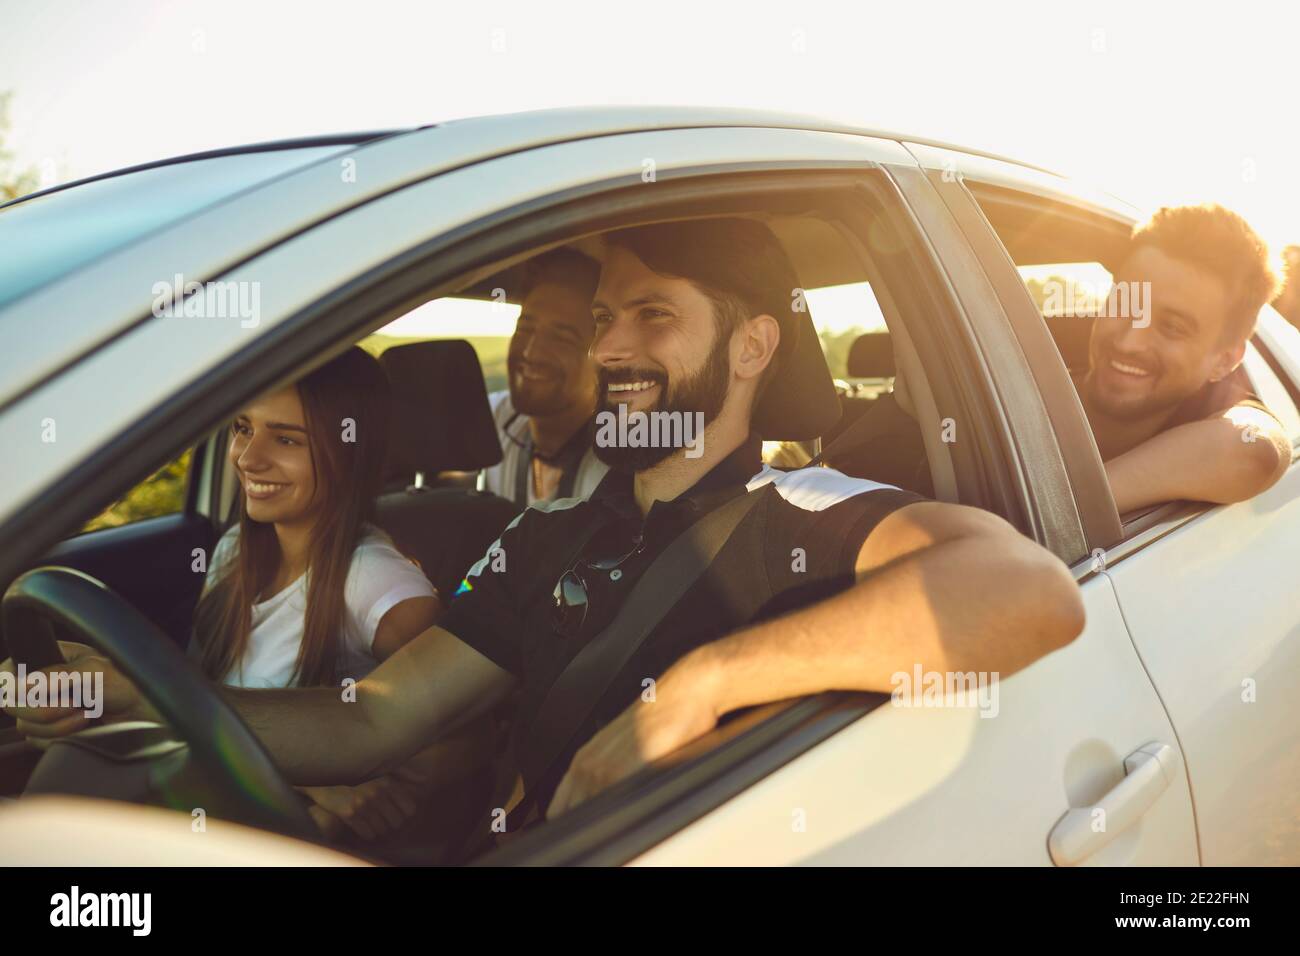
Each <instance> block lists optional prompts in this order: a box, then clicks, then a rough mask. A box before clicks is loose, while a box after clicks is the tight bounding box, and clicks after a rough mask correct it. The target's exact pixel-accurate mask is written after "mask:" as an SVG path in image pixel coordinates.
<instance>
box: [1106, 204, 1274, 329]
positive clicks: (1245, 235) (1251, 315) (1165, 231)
mask: <svg viewBox="0 0 1300 956" xmlns="http://www.w3.org/2000/svg"><path fill="white" fill-rule="evenodd" d="M1142 246H1152V247H1154V248H1156V249H1159V250H1160V251H1161V252H1163V253H1165V254H1166V255H1168V256H1171V257H1172V258H1174V259H1181V260H1183V261H1184V262H1187V263H1190V264H1191V265H1194V266H1196V267H1197V268H1200V269H1203V270H1205V271H1206V272H1208V273H1209V274H1210V275H1212V276H1215V277H1217V278H1218V279H1219V280H1220V281H1222V282H1223V284H1224V286H1225V287H1226V288H1227V291H1228V321H1227V324H1226V328H1225V330H1224V334H1225V338H1226V339H1227V340H1228V341H1230V342H1244V341H1245V340H1246V339H1248V338H1250V336H1251V334H1252V333H1253V332H1254V331H1255V317H1256V316H1257V315H1258V314H1259V310H1260V309H1262V308H1264V305H1265V304H1266V303H1267V302H1268V301H1269V300H1270V299H1272V298H1273V295H1274V294H1275V292H1276V289H1277V276H1275V275H1274V274H1273V270H1272V268H1271V267H1270V266H1269V261H1268V247H1267V246H1266V245H1264V240H1262V239H1260V238H1259V236H1258V235H1257V234H1256V233H1255V230H1253V229H1251V228H1250V225H1249V224H1248V223H1247V222H1246V220H1245V219H1243V218H1241V216H1239V215H1237V214H1236V213H1235V212H1233V211H1232V210H1230V209H1225V208H1224V207H1223V206H1219V205H1215V204H1209V203H1207V204H1205V205H1201V206H1166V207H1164V208H1163V209H1160V210H1158V211H1157V212H1156V214H1155V215H1154V216H1152V217H1151V218H1150V219H1149V220H1148V221H1147V222H1144V223H1141V224H1139V225H1138V226H1137V227H1136V228H1135V229H1134V230H1133V238H1132V240H1131V245H1130V251H1135V250H1137V249H1139V248H1141V247H1142Z"/></svg>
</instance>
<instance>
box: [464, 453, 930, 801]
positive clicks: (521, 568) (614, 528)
mask: <svg viewBox="0 0 1300 956" xmlns="http://www.w3.org/2000/svg"><path fill="white" fill-rule="evenodd" d="M760 450H761V441H760V439H759V438H758V437H757V436H754V435H751V436H750V437H749V438H748V439H747V440H746V441H745V442H744V443H743V444H742V445H741V446H739V447H738V448H737V449H736V450H735V451H734V452H732V453H731V454H730V455H729V456H727V457H726V458H725V459H723V460H722V461H720V462H719V463H718V464H717V465H715V466H714V467H713V468H712V469H711V470H710V471H709V472H708V473H706V474H705V475H704V476H703V477H702V478H701V479H700V480H699V481H698V482H697V483H696V484H695V485H694V486H693V487H691V488H690V489H689V490H688V491H686V492H684V493H683V494H681V495H679V496H678V497H677V498H675V499H673V500H671V501H656V502H655V503H654V504H653V505H652V506H651V508H650V511H649V513H648V514H647V515H646V516H645V517H644V519H643V518H642V516H641V513H640V509H639V508H638V507H637V504H636V500H635V498H634V496H633V486H632V475H631V474H629V473H625V472H619V471H613V470H611V471H610V472H609V473H608V474H607V475H606V476H605V478H604V479H603V480H602V481H601V483H600V484H599V485H598V486H597V487H596V489H595V491H593V492H592V495H591V497H590V499H588V500H581V499H575V498H569V499H563V500H558V501H552V502H538V503H537V504H536V505H534V506H533V507H531V508H528V509H526V510H525V511H524V512H523V513H521V514H520V515H519V516H518V517H516V518H515V519H514V521H512V522H511V523H510V525H509V526H508V527H507V528H506V529H505V531H503V532H502V534H501V537H500V538H498V539H497V541H496V542H494V543H493V544H492V546H491V547H489V548H488V553H487V554H486V555H485V556H484V557H483V558H482V559H481V560H480V561H479V562H478V563H476V564H475V565H474V566H473V567H472V568H470V570H469V572H468V573H467V574H466V576H465V580H464V581H463V582H462V583H461V586H460V589H459V590H458V591H457V592H456V595H455V597H454V599H453V600H452V602H451V607H450V608H449V609H448V611H447V614H446V616H445V618H444V619H443V620H442V621H441V622H440V624H441V626H442V627H444V628H446V629H447V630H448V631H450V632H451V633H453V634H455V635H456V636H457V637H458V638H460V639H461V640H463V641H464V642H465V643H466V644H469V645H470V646H471V647H473V648H474V649H476V650H477V651H479V652H480V653H481V654H483V655H484V656H486V657H488V658H489V659H490V660H492V661H493V662H494V663H496V664H497V665H498V666H500V667H502V668H504V669H505V670H507V671H509V672H510V673H512V674H514V675H515V676H516V677H518V678H519V679H520V682H521V685H522V686H521V696H520V705H519V712H518V714H517V715H516V719H515V722H514V734H513V738H514V744H515V746H516V747H519V746H520V743H521V740H522V739H523V736H524V734H525V733H526V730H527V728H528V727H530V726H531V724H532V723H533V718H534V717H535V716H536V714H537V713H538V710H539V709H540V707H541V705H542V702H543V701H544V700H545V699H546V695H547V693H548V692H549V690H550V688H551V686H552V685H553V684H554V683H555V681H556V679H557V678H558V677H559V676H560V674H561V673H563V671H564V669H565V668H566V667H567V666H568V664H569V662H570V661H571V660H572V659H573V658H574V656H575V655H576V654H577V653H578V651H579V650H581V649H582V647H583V646H584V645H585V644H586V643H587V642H588V641H590V640H591V638H592V637H593V636H595V635H596V634H598V633H600V631H601V630H603V629H604V628H605V627H606V626H608V624H609V623H610V622H611V621H612V620H613V617H614V615H615V614H616V613H617V611H618V609H619V607H620V606H621V603H622V601H623V600H625V599H626V597H627V595H628V594H629V593H630V592H631V590H632V588H633V587H634V586H635V585H636V583H637V581H638V580H639V579H640V577H641V575H642V573H643V572H644V571H645V570H646V568H648V567H649V566H650V564H651V563H652V562H653V561H654V559H655V557H656V556H657V555H658V554H659V553H660V552H661V551H662V550H663V549H664V548H665V547H667V546H668V545H669V544H670V543H671V542H672V541H673V540H674V538H675V537H676V536H677V535H678V534H680V533H681V532H682V531H683V530H684V529H686V528H687V527H689V526H690V525H691V524H692V523H693V522H694V521H695V520H696V519H697V518H699V517H700V516H701V515H703V514H707V513H708V512H709V511H710V510H712V509H713V508H716V507H718V506H719V505H721V504H723V503H725V502H726V501H728V500H730V499H731V498H733V497H734V496H736V495H739V494H744V493H746V490H747V489H748V492H749V493H751V494H761V495H763V496H764V497H763V499H762V500H760V501H759V502H758V503H757V504H756V506H755V507H754V508H753V509H752V510H751V511H750V512H749V513H748V514H747V515H746V516H745V518H744V520H743V521H742V522H741V523H740V524H739V525H738V526H737V528H736V530H735V532H734V533H733V534H732V535H731V537H730V538H729V539H728V541H727V543H726V544H725V545H724V546H723V549H722V550H721V551H720V552H719V553H718V555H717V557H716V558H715V559H714V561H713V563H712V564H711V565H710V566H709V568H708V569H707V570H706V571H705V572H704V574H703V575H701V577H700V578H699V580H697V581H696V582H695V583H694V584H693V585H692V586H691V588H690V589H689V590H688V591H687V592H686V594H685V595H683V596H682V599H681V600H680V601H678V603H677V604H676V605H675V606H674V607H673V609H672V610H670V611H669V612H668V614H667V615H666V616H665V617H664V618H663V620H662V621H661V622H660V623H659V626H658V627H656V628H655V630H654V631H653V632H652V633H651V634H650V636H649V637H648V638H647V639H646V640H645V642H644V643H643V644H642V646H641V647H640V649H639V650H638V651H637V652H636V653H635V654H634V655H633V656H632V658H631V659H630V660H629V662H628V664H627V665H626V666H625V667H624V668H623V670H622V671H620V673H619V675H618V677H617V678H616V679H615V680H614V682H613V684H612V685H611V686H610V688H609V690H608V691H607V692H605V693H604V694H603V695H602V697H601V699H600V701H599V703H598V705H597V706H596V708H595V711H594V714H593V717H592V720H591V721H590V722H589V724H588V725H587V726H584V727H583V728H582V729H581V731H580V732H579V733H578V734H577V735H576V737H575V740H574V741H572V743H571V746H570V747H569V748H568V749H567V750H566V752H565V753H564V755H563V756H562V758H561V759H560V760H559V761H557V765H556V766H554V767H552V768H551V771H550V772H549V773H548V774H546V779H544V780H542V781H525V784H526V786H534V787H537V788H538V796H539V803H540V806H541V808H542V809H543V810H544V809H545V807H546V804H547V802H548V801H549V799H550V795H551V793H552V792H553V790H554V788H555V787H556V786H557V785H558V783H559V780H560V778H561V777H562V775H563V772H564V770H565V769H567V767H568V764H569V761H570V760H571V759H572V756H573V753H574V751H576V750H577V748H578V747H579V746H581V744H582V743H584V742H585V741H586V740H588V739H590V737H591V736H592V735H593V734H594V733H595V732H596V731H597V730H598V729H599V728H600V727H601V726H603V725H604V724H605V723H608V722H609V721H610V720H612V719H613V718H615V717H617V716H618V715H619V714H620V713H621V712H622V711H623V710H624V709H626V708H627V707H628V705H629V704H631V703H632V702H633V701H635V700H637V699H638V697H639V696H640V695H641V694H642V692H643V690H644V688H645V685H644V683H643V682H644V681H645V680H646V679H647V678H657V677H658V676H659V675H660V674H662V673H663V672H664V671H665V670H666V669H667V668H668V667H669V666H670V665H671V664H673V662H675V661H676V660H677V659H678V658H680V657H681V656H682V655H683V654H685V653H686V652H687V651H690V650H691V649H693V648H695V647H698V646H700V645H701V644H706V643H708V642H709V641H712V640H716V639H717V638H720V637H723V636H725V635H726V634H728V633H729V632H731V631H734V630H736V629H738V628H740V627H743V626H745V625H747V624H750V623H754V622H757V621H760V620H763V619H765V618H768V617H772V616H773V615H776V614H779V613H781V612H783V611H787V610H791V609H794V608H797V607H802V606H804V605H807V604H810V603H813V602H815V601H818V600H821V599H823V598H826V597H828V596H830V595H831V594H834V593H835V592H837V591H840V590H843V589H844V588H846V587H848V586H849V585H851V584H852V583H853V582H854V578H855V572H854V566H855V563H856V560H857V556H858V552H859V550H860V549H861V547H862V543H863V542H864V541H865V540H866V538H867V536H868V535H869V534H870V533H871V531H872V529H873V528H875V526H876V525H877V524H879V522H880V521H881V519H883V518H884V517H885V516H886V515H888V514H890V513H891V512H893V511H896V510H897V509H899V508H902V507H904V506H906V505H909V504H912V503H914V502H917V501H923V500H925V499H924V498H922V497H921V496H920V495H916V494H913V493H912V492H909V491H900V490H899V489H897V488H894V487H892V486H889V485H882V484H879V483H877V482H873V481H867V480H864V479H859V478H851V477H848V476H846V475H843V474H841V473H840V472H837V471H833V470H831V469H828V468H806V469H800V470H797V471H789V472H784V471H778V470H776V469H774V468H771V467H770V466H767V465H764V464H763V462H762V460H761V457H760ZM592 522H595V523H596V524H597V527H598V530H596V531H595V533H594V534H592V535H591V536H590V537H589V538H588V540H587V542H586V544H585V546H584V547H583V548H582V552H583V553H582V554H575V553H574V542H575V541H577V540H579V536H580V535H582V534H584V533H587V532H589V531H590V530H591V523H592ZM638 536H641V547H640V549H639V550H637V548H636V545H637V539H638ZM629 552H633V553H632V554H631V556H630V557H628V558H627V559H626V560H624V561H623V562H622V563H621V564H619V566H618V568H617V569H614V570H611V571H597V570H593V569H591V568H589V567H586V566H584V565H583V564H581V561H582V559H610V558H618V557H621V556H623V555H626V554H628V553H629ZM575 565H576V566H577V567H578V570H579V571H580V573H581V574H582V577H583V579H584V581H585V582H586V585H587V593H588V599H589V607H588V611H587V615H586V619H585V621H584V622H583V625H582V627H581V629H580V630H576V631H575V632H574V633H572V634H570V635H568V636H563V635H561V634H559V633H557V632H556V630H555V628H554V626H553V623H552V622H553V620H554V607H555V603H556V602H555V592H556V586H557V584H558V582H559V579H560V577H561V576H562V575H563V574H564V572H565V571H566V570H568V569H570V568H573V567H575Z"/></svg>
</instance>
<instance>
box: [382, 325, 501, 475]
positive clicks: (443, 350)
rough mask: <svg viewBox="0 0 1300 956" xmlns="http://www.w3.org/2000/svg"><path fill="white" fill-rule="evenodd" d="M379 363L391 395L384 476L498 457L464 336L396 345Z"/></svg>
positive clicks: (469, 467) (469, 465)
mask: <svg viewBox="0 0 1300 956" xmlns="http://www.w3.org/2000/svg"><path fill="white" fill-rule="evenodd" d="M379 363H380V365H382V366H383V368H384V371H385V372H386V373H387V375H388V382H389V385H390V387H391V389H392V396H393V402H392V427H391V432H390V436H389V442H388V462H387V464H386V465H385V468H384V475H385V477H386V478H394V477H406V478H409V477H411V476H413V475H414V474H415V473H416V472H425V473H428V474H432V473H436V472H440V471H477V470H478V469H480V468H486V467H488V466H489V465H495V464H496V463H497V462H499V461H500V460H501V442H500V440H499V439H498V438H497V430H496V425H495V423H494V422H493V421H492V407H491V405H489V404H488V397H487V388H486V387H485V386H484V384H483V369H482V368H481V367H480V366H479V361H478V354H477V353H476V352H475V351H474V346H472V345H470V344H469V343H468V342H466V341H465V340H464V339H446V340H443V341H438V342H413V343H411V344H410V345H396V346H394V347H393V348H390V349H388V350H387V351H385V352H384V353H383V354H382V355H381V356H380V357H379Z"/></svg>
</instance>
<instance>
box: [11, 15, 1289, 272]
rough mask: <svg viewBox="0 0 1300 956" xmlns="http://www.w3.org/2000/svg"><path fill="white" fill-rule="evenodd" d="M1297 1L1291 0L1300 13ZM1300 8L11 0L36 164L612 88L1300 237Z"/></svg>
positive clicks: (433, 117)
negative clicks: (841, 122) (1212, 210)
mask: <svg viewBox="0 0 1300 956" xmlns="http://www.w3.org/2000/svg"><path fill="white" fill-rule="evenodd" d="M1288 8H1289V9H1288ZM1297 49H1300V7H1297V6H1296V5H1293V4H1285V5H1284V4H1279V3H1268V2H1252V0H1235V2H1233V3H1231V4H1225V3H1198V2H1179V3H1164V2H1161V3H1157V2H1145V3H1141V4H1137V3H1131V2H1118V3H1116V2H1105V0H1087V2H1082V0H1078V2H1071V3H1068V4H1065V3H1056V4H1053V5H1052V8H1051V9H1049V8H1048V5H1047V4H1043V3H1031V2H1025V3H1001V4H995V3H970V2H969V0H962V2H946V0H929V2H925V3H918V4H912V5H909V4H884V3H877V4H867V3H855V4H852V5H850V4H830V3H820V2H811V0H798V2H795V0H784V2H777V3H771V2H744V3H735V4H725V5H724V4H715V3H702V2H700V0H688V2H674V0H656V2H654V3H620V4H614V3H590V4H578V3H573V4H566V3H562V2H560V0H545V2H538V0H526V2H494V0H486V2H465V3H457V4H442V3H428V4H425V3H419V4H417V3H410V2H408V3H398V2H389V0H367V2H365V3H356V2H341V3H329V2H312V3H288V2H268V0H251V2H250V0H219V2H206V0H196V2H150V0H112V2H92V0H0V91H2V90H12V91H13V93H14V100H13V106H12V119H13V123H14V130H13V134H12V137H11V146H12V147H13V148H14V149H15V150H16V151H17V153H18V159H19V161H20V162H23V163H29V164H31V165H34V166H36V167H38V168H41V169H44V170H45V171H46V174H47V177H48V178H53V179H56V180H63V179H68V178H76V177H80V176H85V175H89V174H92V173H96V172H100V171H103V170H108V169H112V168H116V167H120V166H125V165H129V164H132V163H137V162H142V161H146V160H150V159H156V158H160V157H164V156H169V155H176V154H180V153H185V152H191V151H194V150H200V149H207V148H212V147H218V146H228V145H234V144H239V143H247V142H255V141H259V140H266V139H279V138H283V137H289V136H297V135H305V134H313V133H323V132H333V131H342V130H360V129H375V128H383V127H390V126H406V125H417V124H423V123H429V122H434V121H437V120H442V119H450V118H454V117H461V116H469V115H476V114H482V113H501V112H511V111H515V110H523V109H535V108H542V107H552V106H563V105H584V104H593V103H606V104H609V103H613V104H623V103H627V104H631V103H668V104H703V105H710V104H711V105H721V106H753V107H760V108H771V109H779V110H790V111H795V112H804V113H814V114H822V115H827V116H833V117H836V118H840V119H846V120H850V121H853V122H856V123H860V124H863V125H867V126H870V127H875V128H880V129H885V130H896V131H901V132H906V133H911V134H914V135H925V136H930V137H934V138H937V139H943V140H949V141H952V142H955V143H959V144H962V145H966V146H973V147H980V148H985V149H990V150H993V151H995V152H1000V153H1006V154H1008V155H1011V156H1014V157H1016V158H1020V159H1024V160H1027V161H1030V162H1035V163H1038V164H1040V165H1044V166H1047V167H1049V168H1054V169H1059V170H1061V171H1063V172H1067V173H1071V174H1074V175H1077V176H1079V177H1080V178H1083V179H1085V180H1088V181H1091V182H1093V183H1095V184H1097V185H1100V186H1102V187H1103V188H1106V189H1108V190H1110V191H1111V192H1113V193H1116V194H1117V195H1119V196H1121V197H1123V198H1125V199H1128V200H1130V201H1133V202H1136V203H1138V204H1139V205H1142V206H1147V207H1151V208H1154V206H1156V205H1159V204H1162V203H1180V202H1194V201H1205V200H1214V201H1218V202H1222V203H1224V204H1225V205H1227V206H1230V207H1231V208H1234V209H1236V210H1238V211H1239V212H1241V213H1242V214H1243V215H1245V216H1246V218H1247V219H1249V220H1250V221H1251V222H1252V224H1253V225H1255V227H1256V229H1258V230H1259V231H1260V233H1261V234H1263V235H1264V237H1265V239H1266V240H1268V241H1269V243H1270V245H1271V246H1272V247H1273V248H1274V251H1275V252H1276V251H1277V249H1279V248H1280V246H1281V245H1282V244H1284V243H1286V242H1300V175H1297V174H1300V129H1298V128H1297V123H1298V122H1300V109H1298V108H1297V105H1298V103H1297V89H1298V88H1300V67H1298V66H1297V55H1296V51H1297Z"/></svg>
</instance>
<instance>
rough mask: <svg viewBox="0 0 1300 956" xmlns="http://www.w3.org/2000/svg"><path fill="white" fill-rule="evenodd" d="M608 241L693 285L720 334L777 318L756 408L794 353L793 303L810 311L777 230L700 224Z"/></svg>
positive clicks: (739, 222) (622, 234)
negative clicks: (775, 343) (777, 336)
mask: <svg viewBox="0 0 1300 956" xmlns="http://www.w3.org/2000/svg"><path fill="white" fill-rule="evenodd" d="M605 242H606V243H607V244H608V245H609V246H612V247H616V248H621V249H626V250H627V251H629V252H631V253H632V254H633V255H634V256H636V257H637V258H638V259H640V260H641V262H643V263H644V264H645V266H646V268H648V269H650V270H651V271H652V272H657V273H658V274H659V275H662V276H668V277H671V278H676V279H688V280H690V281H691V282H693V283H694V284H695V286H696V288H698V289H699V290H700V292H702V293H703V294H704V295H706V296H708V297H709V299H710V300H711V301H712V302H713V317H714V321H715V322H716V323H717V331H718V335H719V336H724V335H728V336H729V335H731V333H733V332H734V331H735V330H736V329H737V328H738V327H739V326H740V324H741V323H742V322H744V321H745V320H746V319H749V318H752V317H753V316H756V315H764V314H766V315H770V316H772V317H773V318H775V319H776V321H777V323H778V324H779V325H780V327H781V343H780V346H779V347H778V349H777V353H776V355H775V356H774V357H773V359H772V362H771V364H770V365H768V367H767V369H766V370H765V371H764V372H763V377H762V378H761V379H760V380H759V384H758V392H757V394H756V395H755V399H754V401H755V404H757V402H758V399H759V398H761V397H762V394H763V391H764V389H765V388H766V387H767V384H768V382H770V381H771V379H772V377H773V375H774V374H775V372H776V369H777V366H778V365H779V364H780V360H781V357H782V356H784V355H788V354H789V353H790V351H791V350H792V349H793V348H794V344H795V340H796V338H797V336H798V330H799V323H797V322H796V321H795V318H796V316H795V308H796V303H797V304H798V306H800V307H802V308H804V309H806V308H807V305H806V303H805V302H804V297H803V295H802V294H800V292H799V291H798V290H799V289H800V285H799V277H798V276H797V275H796V274H795V271H794V265H793V264H792V263H791V262H790V258H789V256H787V255H786V253H785V249H783V248H782V247H781V243H780V242H779V241H778V240H777V238H776V236H775V235H773V233H772V230H771V229H769V228H768V227H767V226H765V225H763V224H762V223H760V222H755V221H754V220H751V219H735V218H727V219H696V220H689V221H685V222H667V223H656V224H654V225H650V226H635V227H633V228H630V229H620V230H618V231H616V232H611V233H608V234H607V235H606V236H605Z"/></svg>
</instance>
